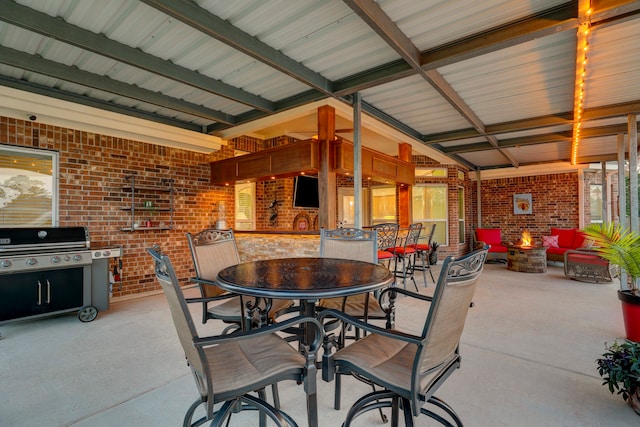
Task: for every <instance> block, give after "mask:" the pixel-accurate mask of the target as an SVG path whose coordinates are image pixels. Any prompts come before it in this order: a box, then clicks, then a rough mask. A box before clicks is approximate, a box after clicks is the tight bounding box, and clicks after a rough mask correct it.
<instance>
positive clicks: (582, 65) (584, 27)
mask: <svg viewBox="0 0 640 427" xmlns="http://www.w3.org/2000/svg"><path fill="white" fill-rule="evenodd" d="M590 3H591V1H590V0H582V1H580V3H579V5H578V19H579V20H580V25H579V26H578V33H577V36H578V42H577V43H578V44H577V48H576V79H575V93H574V97H573V138H572V140H571V164H572V165H575V164H576V163H577V162H578V146H579V145H580V129H581V128H582V116H583V111H584V92H585V81H586V77H587V52H588V50H589V36H590V33H591V13H592V9H591V4H590Z"/></svg>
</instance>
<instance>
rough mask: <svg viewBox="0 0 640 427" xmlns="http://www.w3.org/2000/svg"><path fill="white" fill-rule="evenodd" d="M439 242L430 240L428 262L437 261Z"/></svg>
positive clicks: (432, 263) (434, 262) (433, 263)
mask: <svg viewBox="0 0 640 427" xmlns="http://www.w3.org/2000/svg"><path fill="white" fill-rule="evenodd" d="M439 246H440V244H439V243H438V242H431V245H429V264H430V265H436V264H437V263H438V247H439Z"/></svg>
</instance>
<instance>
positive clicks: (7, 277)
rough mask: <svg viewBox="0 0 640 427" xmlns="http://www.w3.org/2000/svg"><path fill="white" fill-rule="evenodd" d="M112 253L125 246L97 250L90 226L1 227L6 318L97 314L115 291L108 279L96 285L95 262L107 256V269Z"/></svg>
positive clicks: (2, 315) (0, 314) (1, 304)
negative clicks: (106, 283) (68, 313)
mask: <svg viewBox="0 0 640 427" xmlns="http://www.w3.org/2000/svg"><path fill="white" fill-rule="evenodd" d="M112 256H120V249H119V248H102V249H94V250H92V249H91V247H90V240H89V233H88V231H87V229H86V228H85V227H39V228H0V322H8V321H14V320H19V319H25V318H32V317H40V316H46V315H52V314H57V313H61V312H65V311H74V310H78V317H79V319H80V320H82V321H85V322H88V321H91V320H93V319H95V317H96V316H97V313H98V308H100V309H106V308H108V303H109V301H108V297H109V295H108V285H104V286H103V284H104V282H105V281H103V283H99V282H100V280H95V282H97V283H96V284H94V285H92V282H93V281H94V280H92V264H93V262H94V260H98V259H101V261H100V263H99V266H100V268H101V269H102V268H105V275H106V267H103V264H104V266H106V265H107V264H106V261H102V259H106V258H109V257H112ZM94 276H96V274H95V273H94ZM98 279H99V277H98ZM97 286H100V287H99V288H98V287H97ZM102 288H104V289H102ZM94 299H95V300H97V302H96V301H94Z"/></svg>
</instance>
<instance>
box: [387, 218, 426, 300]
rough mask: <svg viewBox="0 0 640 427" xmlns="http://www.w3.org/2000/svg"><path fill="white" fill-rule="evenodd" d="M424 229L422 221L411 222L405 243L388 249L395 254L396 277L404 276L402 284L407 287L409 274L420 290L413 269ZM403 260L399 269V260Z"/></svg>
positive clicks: (394, 269) (394, 270)
mask: <svg viewBox="0 0 640 427" xmlns="http://www.w3.org/2000/svg"><path fill="white" fill-rule="evenodd" d="M421 230H422V224H421V223H419V222H418V223H415V224H411V225H410V226H409V230H408V231H407V235H406V237H405V238H404V244H403V245H402V246H395V247H393V248H389V249H387V251H389V252H391V253H392V254H393V256H394V263H393V274H394V275H395V276H396V277H402V285H403V286H404V287H405V289H406V287H407V276H409V278H410V279H411V280H412V281H413V285H414V286H415V287H416V291H418V285H417V284H416V279H415V278H414V277H413V271H414V266H415V258H416V250H415V245H417V244H418V239H419V238H420V231H421ZM399 260H401V261H402V269H401V270H398V261H399Z"/></svg>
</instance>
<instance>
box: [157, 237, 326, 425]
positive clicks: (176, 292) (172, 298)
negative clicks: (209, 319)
mask: <svg viewBox="0 0 640 427" xmlns="http://www.w3.org/2000/svg"><path fill="white" fill-rule="evenodd" d="M147 251H148V252H149V254H150V255H151V256H152V258H153V260H154V264H155V269H154V271H155V275H156V278H157V280H158V282H159V283H160V285H161V286H162V289H163V291H164V293H165V296H166V297H167V302H168V304H169V309H170V311H171V316H172V319H173V323H174V325H175V327H176V332H177V333H178V338H179V340H180V343H181V344H182V347H183V350H184V352H185V356H186V359H187V364H188V366H189V367H190V369H191V373H192V374H193V377H194V380H195V382H196V386H197V388H198V391H199V394H200V396H199V398H198V399H196V401H195V402H194V403H193V404H192V405H191V406H190V407H189V408H188V409H187V412H186V414H185V417H184V421H183V426H185V427H187V426H191V427H196V426H199V425H202V424H204V423H205V422H208V421H209V420H212V421H211V424H210V425H212V426H222V425H225V424H228V419H229V418H230V417H231V415H232V414H233V413H234V412H237V411H238V410H245V409H253V410H258V411H259V412H260V417H259V421H260V422H259V425H260V426H261V427H265V426H266V419H267V417H269V418H270V419H271V420H272V421H273V422H274V423H275V424H276V426H278V427H289V426H292V427H295V426H297V424H296V423H295V421H294V420H293V419H292V418H291V417H290V416H289V415H287V414H286V413H284V412H283V411H282V410H280V409H279V408H277V407H275V405H274V406H272V405H270V404H269V403H268V402H267V401H266V392H265V387H266V386H269V385H272V386H273V385H275V384H276V383H277V382H278V381H284V380H292V381H296V382H297V383H299V384H301V383H304V388H305V392H306V394H307V409H308V413H307V415H308V417H309V419H308V422H309V425H317V396H316V384H315V381H316V379H315V377H316V352H317V350H318V348H319V346H320V343H321V341H322V336H323V332H322V326H321V324H320V323H319V322H318V321H317V320H316V319H313V318H309V317H303V316H298V317H295V318H293V319H288V320H285V321H283V322H280V323H278V324H275V325H269V326H265V327H263V328H259V329H253V330H249V331H245V332H235V333H232V334H222V335H217V336H210V337H200V336H199V335H198V331H197V329H196V326H195V323H194V322H193V318H192V317H191V313H190V311H189V308H188V306H187V300H186V299H185V298H184V294H183V292H182V288H181V287H180V283H179V282H178V278H177V277H176V274H175V271H174V269H173V266H172V265H171V261H170V260H169V257H167V256H166V255H162V254H161V253H160V252H158V251H157V250H155V249H147ZM302 323H307V324H309V326H310V327H312V328H313V330H314V331H315V334H314V339H313V341H312V342H310V343H309V344H308V346H306V347H305V348H303V349H302V352H301V353H299V352H298V351H296V350H295V349H294V348H292V347H291V345H290V344H289V343H288V342H286V341H285V340H284V339H282V337H280V336H279V335H278V334H277V333H276V332H279V331H282V330H284V329H286V328H290V327H293V326H294V325H300V324H302ZM236 356H241V357H236ZM221 372H224V375H221V374H220V373H221ZM232 372H238V373H239V372H252V373H253V374H252V375H251V376H247V375H230V373H232ZM256 391H257V393H258V397H257V398H256V397H255V396H252V395H250V393H253V392H256ZM218 403H222V406H221V407H220V408H219V409H218V410H217V411H214V405H215V404H218ZM201 405H204V409H205V415H204V417H201V418H199V419H196V420H194V419H193V418H194V415H195V412H196V410H197V409H198V408H199V407H200V406H201Z"/></svg>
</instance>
